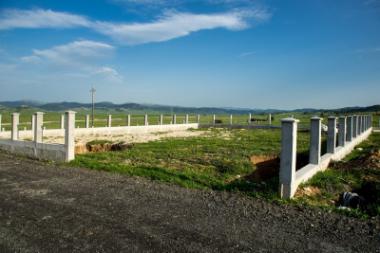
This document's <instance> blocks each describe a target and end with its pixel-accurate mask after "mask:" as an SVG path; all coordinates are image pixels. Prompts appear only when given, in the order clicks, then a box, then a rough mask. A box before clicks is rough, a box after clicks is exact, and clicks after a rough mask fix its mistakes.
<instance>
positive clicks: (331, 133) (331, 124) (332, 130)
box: [326, 116, 336, 154]
mask: <svg viewBox="0 0 380 253" xmlns="http://www.w3.org/2000/svg"><path fill="white" fill-rule="evenodd" d="M327 127H328V129H327V149H326V151H327V153H331V154H334V153H335V148H336V117H333V116H330V117H328V120H327Z"/></svg>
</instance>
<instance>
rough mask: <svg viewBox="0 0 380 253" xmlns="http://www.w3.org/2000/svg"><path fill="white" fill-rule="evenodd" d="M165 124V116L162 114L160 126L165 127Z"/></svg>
mask: <svg viewBox="0 0 380 253" xmlns="http://www.w3.org/2000/svg"><path fill="white" fill-rule="evenodd" d="M163 124H164V115H163V114H161V115H160V125H163Z"/></svg>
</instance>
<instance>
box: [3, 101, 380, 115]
mask: <svg viewBox="0 0 380 253" xmlns="http://www.w3.org/2000/svg"><path fill="white" fill-rule="evenodd" d="M91 107H92V104H91V103H78V102H56V103H42V102H38V101H28V100H20V101H3V102H0V109H2V108H3V109H6V108H12V109H15V108H19V109H20V108H34V109H41V110H43V111H65V110H78V109H79V110H80V109H91ZM95 108H96V109H97V110H117V111H128V110H134V111H153V112H175V113H201V114H209V113H216V114H244V113H253V114H264V113H283V112H301V113H302V112H305V113H312V112H336V113H352V112H368V111H372V112H375V111H380V105H372V106H366V107H360V106H355V107H343V108H337V109H315V108H302V109H295V110H279V109H250V108H230V107H228V108H227V107H226V108H223V107H182V106H169V105H155V104H138V103H124V104H114V103H111V102H99V103H96V104H95Z"/></svg>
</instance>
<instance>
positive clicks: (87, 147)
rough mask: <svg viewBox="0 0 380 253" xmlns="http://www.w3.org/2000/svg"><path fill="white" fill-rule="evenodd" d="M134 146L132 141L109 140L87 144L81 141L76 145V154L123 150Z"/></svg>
mask: <svg viewBox="0 0 380 253" xmlns="http://www.w3.org/2000/svg"><path fill="white" fill-rule="evenodd" d="M132 147H133V144H132V143H124V142H116V143H111V142H107V141H96V142H88V143H86V144H83V143H79V144H76V145H75V154H84V153H88V152H108V151H122V150H126V149H130V148H132Z"/></svg>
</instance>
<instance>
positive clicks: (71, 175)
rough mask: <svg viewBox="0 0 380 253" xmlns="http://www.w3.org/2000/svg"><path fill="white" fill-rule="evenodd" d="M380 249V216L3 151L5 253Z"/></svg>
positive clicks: (1, 243)
mask: <svg viewBox="0 0 380 253" xmlns="http://www.w3.org/2000/svg"><path fill="white" fill-rule="evenodd" d="M305 251H307V252H380V222H379V219H378V218H375V219H370V220H360V219H356V218H349V217H347V216H343V215H339V214H336V213H329V212H325V211H322V210H320V209H314V208H303V207H302V208H301V207H297V206H294V205H285V204H277V203H270V202H267V201H265V200H260V199H253V198H248V197H245V196H241V195H240V194H236V193H228V192H216V191H211V190H204V191H202V190H193V189H185V188H181V187H178V186H174V185H168V184H164V183H159V182H154V181H150V180H147V179H143V178H137V177H128V176H125V175H120V174H116V173H107V172H101V171H93V170H87V169H81V168H69V167H67V166H62V165H56V164H53V163H46V162H40V161H35V160H30V159H27V158H22V157H15V156H12V155H9V154H4V153H0V252H305Z"/></svg>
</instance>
